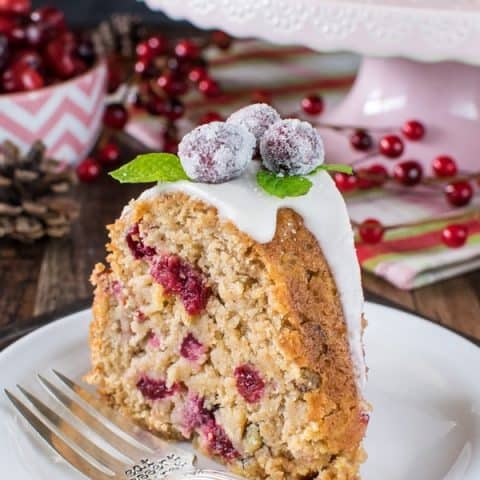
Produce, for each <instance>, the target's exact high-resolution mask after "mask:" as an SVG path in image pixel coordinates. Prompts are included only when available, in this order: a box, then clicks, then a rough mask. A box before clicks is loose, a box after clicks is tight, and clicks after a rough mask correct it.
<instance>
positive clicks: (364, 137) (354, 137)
mask: <svg viewBox="0 0 480 480" xmlns="http://www.w3.org/2000/svg"><path fill="white" fill-rule="evenodd" d="M350 145H351V146H352V147H353V148H354V149H355V150H359V151H361V152H365V151H367V150H370V149H371V148H372V147H373V139H372V137H371V136H370V134H369V133H367V132H366V131H365V130H355V131H354V132H353V133H352V134H351V135H350Z"/></svg>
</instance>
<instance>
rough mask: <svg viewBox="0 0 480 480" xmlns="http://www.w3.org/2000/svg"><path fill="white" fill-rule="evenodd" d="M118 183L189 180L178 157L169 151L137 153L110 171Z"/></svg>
mask: <svg viewBox="0 0 480 480" xmlns="http://www.w3.org/2000/svg"><path fill="white" fill-rule="evenodd" d="M110 176H112V177H113V178H114V179H115V180H118V181H119V182H120V183H150V182H177V181H179V180H189V178H188V176H187V174H186V173H185V170H184V169H183V167H182V164H181V163H180V159H179V158H178V157H177V156H176V155H173V154H171V153H147V154H145V155H138V156H137V157H136V158H135V159H134V160H132V161H131V162H129V163H127V164H125V165H123V166H121V167H120V168H118V169H117V170H114V171H113V172H110Z"/></svg>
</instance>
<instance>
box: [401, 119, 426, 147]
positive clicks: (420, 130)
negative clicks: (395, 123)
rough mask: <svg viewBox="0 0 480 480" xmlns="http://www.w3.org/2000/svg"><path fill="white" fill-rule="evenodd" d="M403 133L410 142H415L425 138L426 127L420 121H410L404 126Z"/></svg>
mask: <svg viewBox="0 0 480 480" xmlns="http://www.w3.org/2000/svg"><path fill="white" fill-rule="evenodd" d="M402 132H403V134H404V135H405V136H406V137H407V138H408V139H409V140H413V141H414V142H415V141H417V140H421V139H422V138H423V137H424V136H425V126H424V125H423V123H421V122H419V121H418V120H409V121H408V122H405V123H404V124H403V127H402Z"/></svg>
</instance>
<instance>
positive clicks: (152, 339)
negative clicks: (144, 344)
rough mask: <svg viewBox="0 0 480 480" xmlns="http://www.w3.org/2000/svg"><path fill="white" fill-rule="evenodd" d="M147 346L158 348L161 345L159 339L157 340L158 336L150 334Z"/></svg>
mask: <svg viewBox="0 0 480 480" xmlns="http://www.w3.org/2000/svg"><path fill="white" fill-rule="evenodd" d="M148 345H149V346H150V347H152V348H160V347H161V346H162V344H161V342H160V338H158V335H156V334H155V333H153V332H150V335H149V337H148Z"/></svg>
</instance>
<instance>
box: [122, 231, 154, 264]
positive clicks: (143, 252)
mask: <svg viewBox="0 0 480 480" xmlns="http://www.w3.org/2000/svg"><path fill="white" fill-rule="evenodd" d="M126 241H127V245H128V248H130V251H131V252H132V255H133V256H134V257H135V258H136V259H137V260H140V259H141V258H144V257H151V256H153V255H155V249H154V248H152V247H148V246H146V245H145V244H144V243H143V240H142V238H141V236H140V229H139V227H138V223H136V224H135V225H133V227H131V228H130V230H129V231H128V233H127V237H126Z"/></svg>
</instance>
